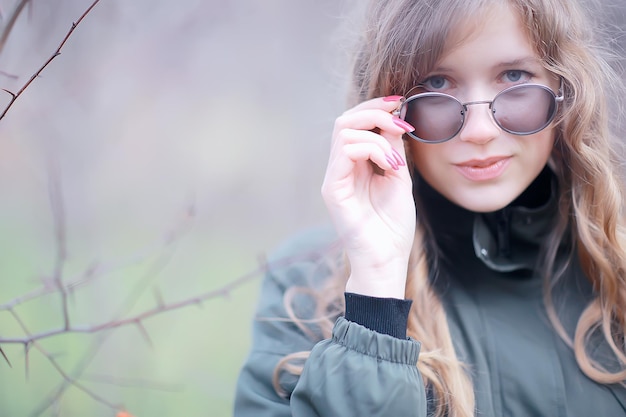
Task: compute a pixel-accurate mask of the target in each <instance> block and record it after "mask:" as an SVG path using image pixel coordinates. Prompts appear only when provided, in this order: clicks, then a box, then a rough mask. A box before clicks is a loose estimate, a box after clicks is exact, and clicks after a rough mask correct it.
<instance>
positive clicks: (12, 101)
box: [0, 0, 100, 120]
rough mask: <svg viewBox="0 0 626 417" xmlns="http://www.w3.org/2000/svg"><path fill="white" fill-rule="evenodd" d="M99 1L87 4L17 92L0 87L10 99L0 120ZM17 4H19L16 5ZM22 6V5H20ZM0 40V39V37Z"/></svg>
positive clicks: (0, 114) (23, 0)
mask: <svg viewBox="0 0 626 417" xmlns="http://www.w3.org/2000/svg"><path fill="white" fill-rule="evenodd" d="M28 2H29V0H20V4H22V3H24V5H26V3H28ZM99 2H100V0H95V1H94V2H93V3H92V4H91V6H89V7H88V8H87V10H85V12H84V13H83V14H82V15H81V16H80V17H79V18H78V20H77V21H75V22H73V23H72V26H71V28H70V30H69V31H68V32H67V34H66V35H65V37H64V38H63V40H62V41H61V43H60V44H59V47H58V48H57V49H56V51H55V52H54V53H53V54H52V55H51V56H50V58H48V59H47V60H46V62H44V63H43V65H42V66H41V67H39V69H38V70H37V71H35V73H34V74H33V75H31V77H30V79H29V80H28V81H26V83H25V84H24V85H23V86H22V88H20V89H19V90H18V91H17V93H14V92H12V91H9V90H7V89H4V88H3V89H2V90H4V91H5V92H7V93H8V94H10V95H11V101H9V104H7V106H6V107H5V108H4V110H3V111H2V113H0V120H2V119H4V116H6V114H7V112H8V111H9V109H10V108H11V107H12V106H13V104H14V103H15V101H16V100H17V99H18V98H19V97H20V96H21V95H22V93H23V92H24V91H25V90H26V89H27V88H28V87H29V86H30V85H31V83H32V82H33V81H34V80H35V78H37V77H39V75H40V74H41V73H42V72H43V70H44V69H45V68H46V67H47V66H48V65H49V64H50V63H51V62H52V60H53V59H54V58H56V57H57V56H59V55H61V49H62V48H63V46H65V43H66V42H67V40H68V39H69V38H70V36H72V34H73V33H74V30H76V28H77V27H78V25H79V24H80V23H81V22H82V21H83V19H84V18H85V17H86V16H87V15H88V14H89V13H90V12H91V11H92V10H93V8H94V7H96V5H97V4H98V3H99ZM18 6H19V5H18ZM22 7H23V6H22ZM20 12H21V9H20ZM15 19H17V16H15ZM7 36H8V33H7ZM0 41H1V39H0ZM1 46H2V44H0V47H1Z"/></svg>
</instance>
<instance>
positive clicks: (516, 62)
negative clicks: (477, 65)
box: [494, 56, 541, 68]
mask: <svg viewBox="0 0 626 417" xmlns="http://www.w3.org/2000/svg"><path fill="white" fill-rule="evenodd" d="M540 64H541V61H540V60H539V58H537V57H534V56H529V57H523V58H516V59H513V60H510V61H502V62H500V63H498V64H497V65H495V66H494V68H502V67H507V68H508V67H516V66H525V65H540Z"/></svg>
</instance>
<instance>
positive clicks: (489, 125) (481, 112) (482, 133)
mask: <svg viewBox="0 0 626 417" xmlns="http://www.w3.org/2000/svg"><path fill="white" fill-rule="evenodd" d="M500 133H501V129H500V127H499V126H498V125H497V124H496V122H495V120H494V119H493V115H492V113H491V106H490V105H489V102H479V103H473V104H471V105H467V106H466V108H465V123H464V124H463V129H461V132H460V133H459V138H460V139H461V140H462V141H464V142H474V143H476V144H480V145H483V144H486V143H488V142H490V141H492V140H493V139H495V138H496V137H498V135H500Z"/></svg>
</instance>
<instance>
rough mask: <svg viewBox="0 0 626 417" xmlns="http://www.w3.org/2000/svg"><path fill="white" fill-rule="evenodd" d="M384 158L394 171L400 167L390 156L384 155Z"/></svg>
mask: <svg viewBox="0 0 626 417" xmlns="http://www.w3.org/2000/svg"><path fill="white" fill-rule="evenodd" d="M385 159H387V162H389V165H391V168H393V169H394V170H395V171H397V170H399V169H400V167H399V166H398V164H397V163H396V161H395V160H394V159H393V158H392V157H391V156H389V155H385Z"/></svg>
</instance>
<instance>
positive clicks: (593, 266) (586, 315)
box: [275, 0, 626, 417]
mask: <svg viewBox="0 0 626 417" xmlns="http://www.w3.org/2000/svg"><path fill="white" fill-rule="evenodd" d="M494 4H498V5H499V4H502V2H501V0H445V1H444V0H420V1H416V0H389V1H372V2H371V3H370V5H369V8H368V10H367V14H366V16H367V18H366V21H365V27H364V30H363V31H362V33H361V38H360V39H359V40H358V43H357V48H356V54H355V58H354V67H353V68H354V69H353V74H352V77H353V78H352V86H351V87H352V89H351V93H350V104H351V105H353V104H356V103H358V102H361V101H363V100H367V99H370V98H373V97H380V96H387V95H392V94H404V93H405V92H407V91H409V90H410V89H411V88H412V87H413V86H415V85H416V84H417V83H418V82H419V81H420V80H421V79H422V78H423V77H424V76H425V75H427V74H428V73H429V71H430V70H431V69H432V68H433V67H434V66H435V64H436V62H437V61H438V59H440V57H441V54H442V53H443V52H444V49H445V47H446V42H447V41H448V40H449V39H450V36H451V35H452V31H453V30H454V29H456V28H467V24H466V23H465V22H467V21H480V20H479V19H480V17H481V16H483V15H484V14H485V13H488V10H490V7H491V6H493V5H494ZM507 4H509V6H510V7H512V9H513V10H515V11H516V12H517V13H518V16H519V18H520V20H521V22H522V24H523V26H524V28H525V29H526V30H527V34H528V36H529V39H530V40H531V44H532V45H536V48H537V50H536V52H537V54H538V56H539V57H540V59H541V60H542V62H543V64H544V66H545V67H546V68H547V69H548V70H549V71H551V72H552V73H553V74H555V75H557V76H559V77H561V78H562V80H563V92H564V95H565V101H564V103H563V105H562V107H561V112H560V115H559V118H558V121H557V125H556V144H555V148H554V152H553V155H552V160H553V162H554V166H555V171H556V174H557V177H558V179H559V185H560V187H559V192H560V195H559V205H560V213H561V216H560V219H559V223H558V224H557V226H556V227H555V229H554V230H553V231H552V232H551V235H550V237H549V239H548V241H547V242H546V251H545V255H544V256H545V257H544V259H543V260H542V274H543V276H544V277H545V292H544V293H545V303H546V306H547V309H548V312H549V315H550V319H551V321H552V323H553V325H554V327H555V329H556V331H557V332H558V333H559V334H560V335H561V337H562V338H563V339H564V340H565V341H566V342H567V343H569V344H570V346H572V348H573V349H574V352H575V356H576V360H577V362H578V365H579V366H580V369H581V370H582V371H583V372H584V373H585V374H586V375H587V376H588V377H589V378H591V379H593V380H594V381H597V382H598V383H603V384H613V383H620V384H624V381H625V380H626V353H625V351H624V349H625V347H624V337H625V333H626V282H625V280H626V248H625V247H624V242H625V217H624V214H625V213H624V194H623V192H624V191H623V190H624V182H623V178H622V174H623V173H622V172H621V169H623V164H624V162H623V160H621V159H620V158H623V155H624V153H623V152H622V149H619V148H618V146H621V141H618V140H617V138H616V137H614V136H613V135H612V133H611V130H610V121H611V120H613V119H611V117H610V112H609V103H608V102H607V100H608V97H609V96H610V95H609V94H608V90H609V89H611V90H613V91H616V90H617V91H621V85H620V79H619V77H617V76H616V74H615V72H614V70H613V69H612V68H611V66H610V65H609V64H608V63H607V59H606V58H605V56H604V52H606V50H607V48H605V45H602V44H600V43H599V38H595V37H594V32H592V31H591V29H589V27H590V22H589V20H588V18H587V17H585V16H584V14H583V12H582V10H581V7H580V6H577V5H576V4H575V2H573V1H572V0H509V1H508V2H507ZM472 17H473V18H475V19H472ZM468 29H470V30H471V28H468ZM595 33H597V32H595ZM455 34H456V32H455ZM612 105H613V108H615V109H616V111H615V113H614V114H613V117H617V115H618V114H619V113H620V111H619V110H620V108H619V107H618V106H617V102H613V103H612ZM407 154H408V152H407ZM415 198H416V203H417V204H418V206H419V204H420V201H418V200H419V196H417V195H416V196H415ZM424 222H425V220H424V219H419V218H418V227H417V230H416V238H415V244H414V248H413V253H412V257H411V261H410V265H409V274H408V278H407V286H406V298H407V299H413V300H414V303H413V307H412V309H411V312H410V316H409V323H408V329H407V332H408V335H409V336H410V337H412V338H414V339H416V340H419V341H420V342H421V343H422V350H421V351H422V353H421V354H420V360H419V362H418V364H417V366H418V368H419V370H420V372H421V373H422V376H423V379H424V383H425V384H426V385H427V387H428V389H429V390H430V391H431V392H432V394H433V396H434V398H435V400H436V403H435V405H436V416H444V415H446V416H450V417H469V416H473V415H474V394H473V387H472V382H471V379H470V378H469V376H468V375H467V373H466V372H465V369H464V366H463V364H462V363H461V362H460V361H459V359H458V358H457V356H456V353H455V350H454V346H453V344H452V340H451V336H450V332H449V329H448V324H447V319H446V314H445V310H444V308H443V306H442V303H441V301H440V300H439V298H438V296H437V294H436V293H435V291H434V289H433V288H432V286H431V284H430V281H429V270H428V266H429V263H428V260H427V259H428V258H427V255H428V253H427V252H428V251H427V250H426V248H428V247H429V245H428V244H427V243H428V242H429V239H431V238H430V237H429V233H428V225H427V224H425V223H424ZM568 230H570V231H571V233H569V234H568V233H566V232H567V231H568ZM568 237H569V238H571V239H572V242H570V243H572V245H571V246H572V247H575V248H576V249H577V250H576V251H573V252H572V254H571V256H572V257H573V256H578V257H579V259H580V262H581V265H582V267H583V269H584V272H585V273H586V275H587V277H588V278H589V280H590V281H591V283H592V285H593V288H594V290H595V294H596V296H595V297H594V299H593V300H592V301H591V302H590V304H589V305H588V306H587V308H586V309H585V310H584V311H583V313H582V315H581V317H580V318H579V319H578V325H577V327H576V331H575V334H574V338H573V340H570V338H569V336H568V335H567V333H566V332H565V330H564V329H563V326H562V325H561V323H560V322H559V319H558V317H557V314H556V312H555V309H554V306H553V304H552V300H551V290H552V288H553V287H554V285H555V284H556V282H557V281H558V279H559V277H560V276H561V275H562V273H563V270H564V268H563V267H562V266H561V267H557V266H556V264H555V259H556V255H557V249H558V247H559V243H560V242H561V241H563V240H564V239H567V238H568ZM430 255H432V254H430ZM431 272H432V271H431ZM335 278H336V279H334V280H333V284H332V285H334V286H335V292H334V295H333V297H330V298H329V296H328V292H322V293H320V296H319V297H318V302H319V303H320V304H322V305H328V303H329V302H330V301H332V302H333V303H336V301H337V300H338V299H340V297H341V295H342V291H343V288H344V287H342V284H344V283H345V279H343V280H342V279H340V278H338V277H335ZM321 294H323V295H321ZM331 298H332V300H331ZM335 305H339V306H341V304H335ZM340 308H341V307H339V309H340ZM322 310H323V311H326V312H328V310H327V309H326V308H322ZM336 313H337V314H340V313H341V312H340V311H337V312H336ZM293 319H294V320H296V321H297V317H293ZM325 320H328V318H326V319H325ZM326 329H327V333H329V332H330V330H329V329H330V327H329V326H327V327H326ZM597 331H601V332H602V334H603V336H604V339H605V340H606V342H607V343H608V345H609V346H610V348H611V350H612V352H613V354H614V356H615V358H616V359H617V362H618V363H619V364H620V369H618V370H611V371H609V370H607V369H605V368H604V367H603V366H602V364H600V363H598V362H596V361H594V360H593V358H591V356H590V354H589V351H588V347H589V346H588V345H589V339H590V337H591V336H592V334H594V333H595V332H597ZM328 336H329V334H327V335H326V337H328ZM299 355H300V357H303V355H302V354H299ZM289 360H290V357H286V358H285V359H284V360H283V361H282V362H281V364H279V366H278V367H277V372H276V375H275V385H276V386H277V387H278V386H279V383H278V382H279V381H278V375H279V373H280V370H281V369H282V370H284V368H283V366H284V365H285V364H287V363H289ZM290 371H294V372H297V370H296V369H290Z"/></svg>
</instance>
